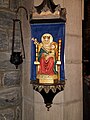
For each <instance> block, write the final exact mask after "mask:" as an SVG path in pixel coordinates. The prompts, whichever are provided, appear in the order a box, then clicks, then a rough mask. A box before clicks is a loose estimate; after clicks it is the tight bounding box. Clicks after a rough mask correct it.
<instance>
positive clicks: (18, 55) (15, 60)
mask: <svg viewBox="0 0 90 120" xmlns="http://www.w3.org/2000/svg"><path fill="white" fill-rule="evenodd" d="M20 8H23V9H24V10H25V11H26V18H27V19H28V14H27V10H26V8H25V7H23V6H20V7H19V8H18V9H17V11H16V19H13V37H12V54H11V58H10V62H11V63H12V64H14V65H15V66H16V69H17V68H18V65H20V64H21V63H22V62H23V59H25V50H24V44H23V34H22V26H21V20H19V19H17V13H18V11H19V9H20ZM17 23H18V24H19V28H20V29H19V30H20V40H21V44H22V48H21V49H22V50H21V51H20V50H19V51H18V52H16V51H15V40H16V25H17ZM20 40H19V41H20ZM22 52H23V55H22Z"/></svg>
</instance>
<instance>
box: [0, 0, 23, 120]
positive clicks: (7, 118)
mask: <svg viewBox="0 0 90 120" xmlns="http://www.w3.org/2000/svg"><path fill="white" fill-rule="evenodd" d="M19 5H20V1H19V0H1V1H0V120H22V115H21V111H22V95H21V70H20V68H19V69H18V70H16V68H15V66H14V65H12V64H11V63H10V54H11V42H12V24H13V23H12V19H13V18H15V12H14V11H15V9H16V8H17V7H18V6H19ZM17 37H19V36H17Z"/></svg>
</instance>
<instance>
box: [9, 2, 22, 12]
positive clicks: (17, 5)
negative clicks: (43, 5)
mask: <svg viewBox="0 0 90 120" xmlns="http://www.w3.org/2000/svg"><path fill="white" fill-rule="evenodd" d="M20 2H21V1H20V0H10V9H11V10H14V9H17V8H18V7H19V6H20Z"/></svg>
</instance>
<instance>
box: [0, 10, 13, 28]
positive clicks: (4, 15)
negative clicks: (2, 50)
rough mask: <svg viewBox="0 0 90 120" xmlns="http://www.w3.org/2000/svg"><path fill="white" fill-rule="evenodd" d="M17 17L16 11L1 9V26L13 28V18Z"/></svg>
mask: <svg viewBox="0 0 90 120" xmlns="http://www.w3.org/2000/svg"><path fill="white" fill-rule="evenodd" d="M14 18H15V14H14V12H7V11H4V10H2V11H0V27H1V28H3V29H5V28H7V30H8V29H11V28H12V25H13V24H12V22H13V21H12V19H14Z"/></svg>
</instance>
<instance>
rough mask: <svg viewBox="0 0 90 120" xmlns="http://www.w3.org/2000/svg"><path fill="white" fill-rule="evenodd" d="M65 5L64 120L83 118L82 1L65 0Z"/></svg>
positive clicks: (79, 119)
mask: <svg viewBox="0 0 90 120" xmlns="http://www.w3.org/2000/svg"><path fill="white" fill-rule="evenodd" d="M64 7H66V9H67V23H66V52H65V58H66V67H65V68H66V78H67V82H66V87H65V91H64V103H65V106H64V120H82V119H83V117H82V116H83V103H82V100H83V91H82V1H81V0H64Z"/></svg>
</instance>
